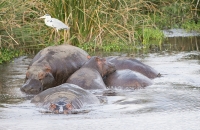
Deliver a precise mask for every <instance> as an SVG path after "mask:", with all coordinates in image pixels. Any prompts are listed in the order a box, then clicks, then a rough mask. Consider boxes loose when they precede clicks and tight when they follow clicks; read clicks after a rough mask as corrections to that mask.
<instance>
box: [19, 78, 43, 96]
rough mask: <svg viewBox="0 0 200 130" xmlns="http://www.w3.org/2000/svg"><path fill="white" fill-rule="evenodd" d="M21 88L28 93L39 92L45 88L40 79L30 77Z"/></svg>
mask: <svg viewBox="0 0 200 130" xmlns="http://www.w3.org/2000/svg"><path fill="white" fill-rule="evenodd" d="M20 90H21V91H22V92H24V93H26V94H38V93H40V92H41V91H42V90H43V86H42V84H41V82H40V81H39V80H36V79H28V80H27V81H26V82H25V83H24V84H23V85H22V87H21V88H20Z"/></svg>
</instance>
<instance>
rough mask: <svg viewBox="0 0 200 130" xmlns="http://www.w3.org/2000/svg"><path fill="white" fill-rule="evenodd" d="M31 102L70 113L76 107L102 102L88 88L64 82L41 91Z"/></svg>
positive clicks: (56, 111) (50, 109) (57, 111)
mask: <svg viewBox="0 0 200 130" xmlns="http://www.w3.org/2000/svg"><path fill="white" fill-rule="evenodd" d="M31 103H34V104H35V105H36V106H38V107H41V108H44V109H47V110H49V111H50V112H53V113H64V114H68V113H70V112H71V111H73V110H74V109H80V108H82V107H84V106H87V105H91V104H99V103H100V102H99V99H98V98H97V97H96V96H95V95H93V94H92V93H90V92H88V91H87V90H84V89H82V88H80V87H79V86H77V85H74V84H68V83H64V84H62V85H59V86H57V87H53V88H49V89H47V90H45V91H43V92H41V93H39V94H38V95H36V96H35V97H34V98H33V99H32V100H31Z"/></svg>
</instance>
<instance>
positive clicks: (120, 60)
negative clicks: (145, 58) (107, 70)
mask: <svg viewBox="0 0 200 130" xmlns="http://www.w3.org/2000/svg"><path fill="white" fill-rule="evenodd" d="M106 59H107V60H108V61H109V62H111V63H113V64H115V67H116V69H117V70H122V69H130V70H133V71H136V72H139V73H141V74H143V75H145V76H147V77H148V78H150V79H153V78H156V77H158V76H160V74H159V73H158V72H157V71H156V70H155V69H153V68H152V67H150V66H148V65H145V64H143V63H142V62H140V61H138V60H136V59H133V58H129V57H119V56H109V57H106Z"/></svg>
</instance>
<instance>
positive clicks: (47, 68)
mask: <svg viewBox="0 0 200 130" xmlns="http://www.w3.org/2000/svg"><path fill="white" fill-rule="evenodd" d="M44 67H45V72H47V73H48V72H51V67H50V66H49V65H45V66H44Z"/></svg>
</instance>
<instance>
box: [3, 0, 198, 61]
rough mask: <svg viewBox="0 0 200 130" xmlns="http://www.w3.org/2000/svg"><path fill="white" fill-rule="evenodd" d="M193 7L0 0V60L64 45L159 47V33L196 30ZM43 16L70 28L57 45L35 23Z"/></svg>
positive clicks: (193, 3)
mask: <svg viewBox="0 0 200 130" xmlns="http://www.w3.org/2000/svg"><path fill="white" fill-rule="evenodd" d="M199 7H200V5H199V0H148V1H145V0H1V1H0V50H1V51H0V62H3V61H7V60H9V59H10V58H12V57H14V56H18V55H20V54H23V53H29V54H30V53H34V51H35V50H39V49H42V48H44V47H46V46H49V45H54V44H63V43H65V42H66V43H68V44H72V45H76V46H79V47H82V48H83V49H85V50H86V51H94V50H98V49H100V50H106V51H119V50H122V49H130V48H133V49H134V48H135V47H136V46H145V47H148V46H149V45H150V43H151V44H160V43H161V41H162V39H163V38H164V35H163V34H162V31H161V30H162V29H168V28H185V29H188V30H197V31H199V30H200V22H198V20H199ZM46 13H48V14H50V15H51V16H52V17H55V18H57V19H59V20H61V21H63V22H64V23H66V24H67V25H68V26H70V30H69V31H67V32H65V31H63V30H61V31H59V33H60V35H61V37H60V39H59V41H56V42H55V33H56V32H55V30H54V29H52V28H50V27H47V26H46V25H45V24H44V21H43V20H41V19H39V17H40V16H43V15H44V14H46ZM150 41H151V42H150ZM152 41H153V42H152ZM5 50H7V51H5ZM13 51H14V52H15V53H10V52H13Z"/></svg>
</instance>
